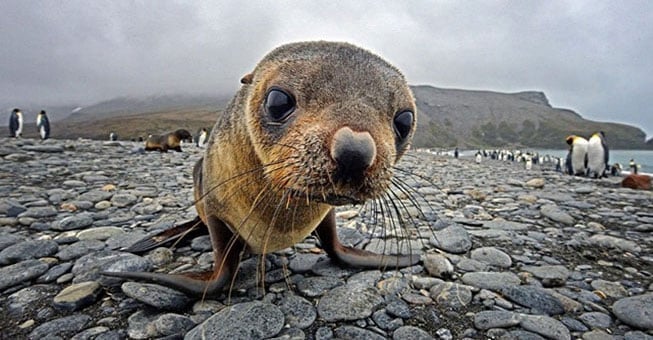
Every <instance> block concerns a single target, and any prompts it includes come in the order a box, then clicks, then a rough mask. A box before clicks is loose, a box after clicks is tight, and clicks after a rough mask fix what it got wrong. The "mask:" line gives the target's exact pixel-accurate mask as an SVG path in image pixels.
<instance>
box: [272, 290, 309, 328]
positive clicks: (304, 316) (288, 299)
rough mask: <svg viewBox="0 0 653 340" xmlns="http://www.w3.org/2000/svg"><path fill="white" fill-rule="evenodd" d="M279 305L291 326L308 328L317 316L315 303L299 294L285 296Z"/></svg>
mask: <svg viewBox="0 0 653 340" xmlns="http://www.w3.org/2000/svg"><path fill="white" fill-rule="evenodd" d="M278 306H279V309H280V310H281V312H283V315H284V316H285V320H286V321H285V322H286V324H288V325H290V327H297V328H300V329H303V328H306V327H308V326H310V325H312V324H313V322H314V321H315V318H316V317H317V313H316V311H315V307H313V304H312V303H311V302H310V301H308V300H306V299H304V298H302V297H299V296H297V295H288V296H285V297H284V298H283V299H281V301H280V302H279V305H278Z"/></svg>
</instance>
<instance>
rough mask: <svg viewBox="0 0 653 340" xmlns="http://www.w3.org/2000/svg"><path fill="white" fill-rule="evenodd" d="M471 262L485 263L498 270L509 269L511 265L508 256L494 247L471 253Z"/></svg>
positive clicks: (478, 249)
mask: <svg viewBox="0 0 653 340" xmlns="http://www.w3.org/2000/svg"><path fill="white" fill-rule="evenodd" d="M470 257H471V259H472V260H476V261H479V262H483V263H486V264H488V265H491V266H495V267H499V268H509V267H510V266H511V265H512V259H511V258H510V255H508V254H506V253H504V252H502V251H501V250H499V249H497V248H494V247H481V248H476V249H473V250H472V251H471V254H470Z"/></svg>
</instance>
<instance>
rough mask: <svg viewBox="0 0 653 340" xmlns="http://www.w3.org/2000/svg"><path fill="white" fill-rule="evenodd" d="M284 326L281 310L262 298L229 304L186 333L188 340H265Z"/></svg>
mask: <svg viewBox="0 0 653 340" xmlns="http://www.w3.org/2000/svg"><path fill="white" fill-rule="evenodd" d="M283 325H284V317H283V313H282V312H281V310H280V309H279V308H278V307H277V306H275V305H272V304H269V303H263V302H259V301H252V302H245V303H239V304H236V305H233V306H230V307H227V308H225V309H223V310H221V311H219V312H218V313H216V314H215V315H213V316H212V317H210V318H209V319H207V320H206V321H204V322H203V323H202V324H200V325H198V326H197V327H195V328H193V329H192V330H191V331H190V332H188V333H187V334H186V336H185V337H184V339H186V340H199V339H243V340H248V339H263V338H270V337H273V336H276V335H277V334H279V332H280V331H281V329H282V328H283Z"/></svg>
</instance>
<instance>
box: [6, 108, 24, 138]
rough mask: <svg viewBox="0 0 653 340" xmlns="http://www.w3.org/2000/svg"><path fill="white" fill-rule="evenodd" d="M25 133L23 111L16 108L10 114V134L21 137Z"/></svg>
mask: <svg viewBox="0 0 653 340" xmlns="http://www.w3.org/2000/svg"><path fill="white" fill-rule="evenodd" d="M22 134H23V113H22V112H21V111H20V109H14V110H13V111H11V115H10V116H9V136H10V137H16V138H18V137H20V136H21V135H22Z"/></svg>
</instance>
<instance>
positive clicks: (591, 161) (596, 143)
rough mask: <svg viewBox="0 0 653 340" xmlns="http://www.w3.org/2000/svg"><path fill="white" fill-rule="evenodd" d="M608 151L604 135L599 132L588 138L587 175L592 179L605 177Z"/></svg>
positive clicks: (608, 156) (608, 159)
mask: <svg viewBox="0 0 653 340" xmlns="http://www.w3.org/2000/svg"><path fill="white" fill-rule="evenodd" d="M609 161H610V151H609V150H608V144H607V143H606V142H605V133H604V132H603V131H599V132H597V133H595V134H593V135H592V137H590V139H589V141H588V143H587V175H588V176H590V177H594V178H603V177H607V175H606V172H607V170H608V169H609V166H608V162H609Z"/></svg>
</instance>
